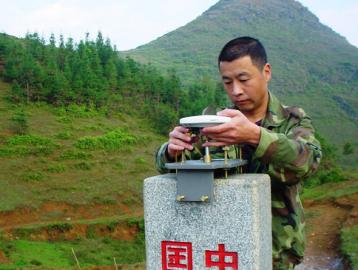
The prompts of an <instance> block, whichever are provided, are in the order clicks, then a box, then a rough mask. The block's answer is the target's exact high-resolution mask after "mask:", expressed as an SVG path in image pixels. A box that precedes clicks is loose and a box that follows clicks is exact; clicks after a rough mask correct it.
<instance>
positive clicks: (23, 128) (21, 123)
mask: <svg viewBox="0 0 358 270" xmlns="http://www.w3.org/2000/svg"><path fill="white" fill-rule="evenodd" d="M28 127H29V125H28V123H27V115H26V113H25V112H24V110H23V109H19V110H16V111H15V112H14V114H13V115H12V117H11V127H10V129H11V130H12V132H14V133H15V134H18V135H24V134H26V133H27V130H28Z"/></svg>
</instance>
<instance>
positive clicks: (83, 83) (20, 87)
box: [0, 32, 226, 133]
mask: <svg viewBox="0 0 358 270" xmlns="http://www.w3.org/2000/svg"><path fill="white" fill-rule="evenodd" d="M0 76H1V77H2V78H3V79H4V80H5V81H7V82H10V83H12V92H11V97H10V98H11V99H12V100H13V101H14V102H46V103H49V104H53V105H55V106H67V105H69V104H72V103H76V104H86V105H88V106H92V107H96V108H103V107H106V108H108V109H109V110H113V111H115V110H129V111H138V112H139V113H142V114H144V115H146V116H148V117H149V118H150V119H151V120H153V122H154V123H155V126H156V127H157V128H159V130H160V131H161V132H164V133H165V132H167V131H168V128H169V127H170V126H171V125H173V124H174V123H175V122H177V121H178V118H179V117H181V116H185V115H192V114H198V113H200V110H202V109H203V108H204V107H206V106H208V105H214V106H218V105H219V104H223V103H225V100H226V99H225V94H224V91H223V90H222V88H221V86H220V85H219V84H214V83H213V82H212V81H211V80H205V79H198V81H197V82H196V83H195V84H193V85H190V86H186V87H185V89H183V87H182V84H181V82H180V80H179V78H178V76H177V75H176V73H175V71H174V70H169V71H165V73H164V72H163V71H158V70H157V69H156V68H154V67H153V66H152V65H150V64H147V65H144V64H140V63H138V62H135V61H134V60H132V59H131V58H121V57H119V56H118V52H117V50H116V48H115V46H112V45H111V41H110V40H109V39H106V40H105V39H104V38H103V36H102V34H101V33H100V32H99V33H98V35H97V38H96V40H94V41H93V40H90V39H89V35H88V34H86V38H85V39H84V40H81V41H80V42H79V43H75V42H74V40H73V39H72V38H68V39H67V40H66V41H65V40H64V38H63V36H62V35H61V36H60V37H59V40H58V41H56V38H55V36H54V35H53V34H52V35H51V37H50V39H49V42H46V40H45V39H44V38H41V37H40V36H39V35H38V34H37V33H32V34H27V35H26V37H25V38H24V39H17V38H14V37H10V36H8V35H5V34H0Z"/></svg>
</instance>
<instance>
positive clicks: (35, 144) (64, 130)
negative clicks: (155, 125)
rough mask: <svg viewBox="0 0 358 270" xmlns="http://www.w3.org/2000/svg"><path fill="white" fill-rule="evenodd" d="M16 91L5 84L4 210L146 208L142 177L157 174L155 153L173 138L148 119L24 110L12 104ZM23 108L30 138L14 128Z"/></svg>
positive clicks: (75, 110)
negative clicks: (53, 205)
mask: <svg viewBox="0 0 358 270" xmlns="http://www.w3.org/2000/svg"><path fill="white" fill-rule="evenodd" d="M9 88H10V86H9V85H8V84H5V83H3V82H1V80H0V164H1V166H0V186H1V187H2V188H1V189H0V211H9V210H10V211H11V210H14V209H16V208H19V207H27V208H38V207H40V206H41V205H42V204H43V203H44V202H47V201H52V202H66V203H69V204H72V205H87V204H93V203H107V202H112V203H113V202H117V201H119V202H121V201H124V202H125V203H126V204H127V205H128V206H129V208H130V209H134V210H135V209H138V208H141V207H142V205H141V199H140V198H141V196H142V182H143V179H145V178H146V177H149V176H152V175H155V174H157V172H156V170H155V167H154V152H155V150H156V148H157V147H158V146H159V145H160V144H161V143H162V142H163V141H165V140H166V138H165V137H163V136H160V135H157V134H156V133H155V132H154V131H152V129H151V127H150V126H149V124H148V121H147V120H146V119H141V118H139V117H137V116H134V115H133V114H132V115H127V114H125V113H123V112H122V113H112V114H110V115H109V116H107V114H106V113H104V112H102V111H96V110H94V109H93V108H86V107H83V106H77V105H71V106H70V107H68V108H55V107H52V106H48V105H46V104H41V103H39V104H28V105H26V104H23V105H21V106H18V105H14V104H12V103H10V102H8V101H7V100H6V96H7V93H8V91H9ZM19 108H21V111H22V112H23V113H24V115H26V123H27V126H28V127H27V129H26V134H23V135H18V134H15V133H14V132H13V130H12V120H11V119H12V117H13V115H14V113H15V112H18V111H19V110H20V109H19ZM61 117H62V118H61ZM64 118H66V121H62V120H63V119H64ZM59 119H62V120H59ZM84 138H86V139H84ZM88 141H89V142H90V143H88V144H87V142H88ZM79 142H81V143H79ZM80 145H81V146H80ZM88 145H90V146H88ZM77 146H80V148H83V149H79V148H78V147H77ZM87 146H88V147H87ZM92 146H93V147H92ZM132 198H134V199H132ZM129 201H131V202H133V203H131V204H129V203H128V202H129Z"/></svg>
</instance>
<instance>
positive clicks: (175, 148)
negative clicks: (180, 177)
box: [167, 126, 193, 158]
mask: <svg viewBox="0 0 358 270" xmlns="http://www.w3.org/2000/svg"><path fill="white" fill-rule="evenodd" d="M188 132H189V129H187V128H185V127H182V126H178V127H175V128H174V129H173V130H172V131H171V132H170V133H169V142H168V149H167V151H168V155H169V156H170V157H171V158H175V156H178V155H180V154H181V153H182V152H183V150H184V149H189V150H193V146H192V145H191V144H192V141H193V139H192V137H191V136H190V135H189V134H188Z"/></svg>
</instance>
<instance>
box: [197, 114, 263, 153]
mask: <svg viewBox="0 0 358 270" xmlns="http://www.w3.org/2000/svg"><path fill="white" fill-rule="evenodd" d="M217 115H220V116H227V117H231V118H232V119H231V121H230V122H228V123H225V124H221V125H217V126H213V127H206V128H203V129H202V134H203V135H205V136H207V137H209V138H210V139H211V140H213V141H210V142H206V143H204V144H203V146H204V147H205V146H225V145H233V144H241V143H250V144H253V145H257V144H258V143H259V141H260V127H259V126H257V125H256V124H254V123H252V122H250V120H249V119H247V118H246V116H245V115H243V114H242V113H241V112H240V111H238V110H233V109H225V110H223V111H220V112H218V113H217Z"/></svg>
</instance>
